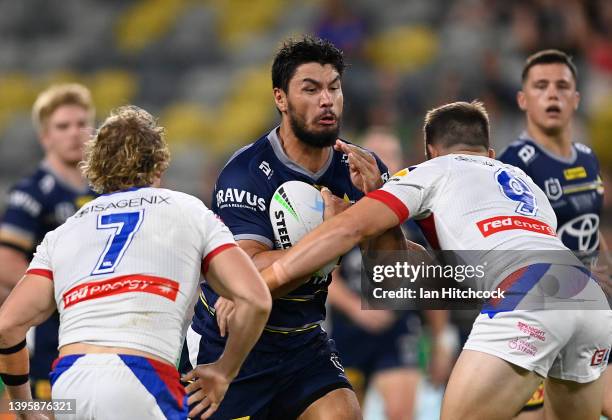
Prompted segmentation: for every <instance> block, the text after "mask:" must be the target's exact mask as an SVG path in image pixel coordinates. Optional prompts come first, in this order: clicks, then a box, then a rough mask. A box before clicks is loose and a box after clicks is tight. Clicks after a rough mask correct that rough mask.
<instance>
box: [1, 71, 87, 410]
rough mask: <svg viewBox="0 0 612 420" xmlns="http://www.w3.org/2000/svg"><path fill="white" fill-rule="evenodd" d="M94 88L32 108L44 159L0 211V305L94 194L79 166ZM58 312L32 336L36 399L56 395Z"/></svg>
mask: <svg viewBox="0 0 612 420" xmlns="http://www.w3.org/2000/svg"><path fill="white" fill-rule="evenodd" d="M93 120H94V105H93V102H92V98H91V94H90V92H89V90H88V89H87V88H86V87H85V86H83V85H80V84H77V83H67V84H57V85H52V86H50V87H49V88H47V89H45V90H44V91H42V92H41V93H40V94H39V95H38V97H37V98H36V101H35V102H34V105H33V107H32V123H33V125H34V128H35V129H36V133H37V135H38V137H39V140H40V144H41V146H42V148H43V149H44V153H45V154H44V158H43V160H42V161H41V162H40V164H39V165H38V167H37V168H36V170H35V171H34V172H33V173H31V174H29V175H27V176H25V177H24V178H21V179H20V180H19V181H17V183H15V184H14V185H13V186H12V187H11V189H10V191H9V193H8V195H7V200H6V203H3V205H0V207H4V208H5V211H4V214H2V215H0V267H2V269H1V270H0V304H1V303H2V302H3V301H4V299H5V298H6V296H8V294H9V292H10V291H11V289H12V288H13V287H14V286H15V285H16V284H17V282H18V281H19V279H20V278H21V277H22V276H23V274H24V273H25V271H26V269H27V268H28V263H29V261H30V260H31V259H32V254H33V252H34V249H35V248H36V245H38V244H39V243H40V242H41V241H42V239H43V237H44V236H45V234H46V233H47V232H49V231H51V230H53V229H55V228H56V227H58V226H59V225H61V224H62V223H64V221H65V220H66V219H67V218H68V217H70V216H72V215H73V214H74V212H75V211H76V210H77V209H78V208H79V207H81V206H82V205H83V204H85V203H86V202H88V201H90V200H91V199H93V198H94V197H95V193H94V191H92V190H91V189H90V188H89V187H88V185H87V180H86V179H85V177H84V176H83V174H82V173H81V171H80V170H79V168H78V163H79V162H80V161H81V160H83V150H84V144H85V142H86V140H87V137H88V136H87V132H88V129H90V127H92V126H93ZM58 328H59V316H58V314H57V312H55V313H53V314H52V315H51V316H50V317H49V319H47V321H45V322H44V323H42V324H41V325H39V326H38V327H37V328H33V329H32V330H31V331H30V332H29V333H28V334H29V337H30V338H29V340H28V342H29V346H30V347H29V349H30V357H31V369H30V379H31V381H32V389H33V393H34V396H35V397H36V398H45V399H48V398H50V397H51V386H50V383H49V371H50V370H51V363H52V362H53V360H54V359H55V358H56V357H57V330H58Z"/></svg>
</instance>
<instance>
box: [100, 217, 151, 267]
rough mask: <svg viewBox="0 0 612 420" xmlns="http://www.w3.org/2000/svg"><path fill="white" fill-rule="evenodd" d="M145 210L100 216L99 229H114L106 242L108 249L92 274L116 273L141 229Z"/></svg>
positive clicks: (106, 248) (101, 256)
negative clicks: (118, 265)
mask: <svg viewBox="0 0 612 420" xmlns="http://www.w3.org/2000/svg"><path fill="white" fill-rule="evenodd" d="M143 218H144V210H140V211H133V212H127V213H112V214H101V215H99V216H98V225H97V227H96V228H97V229H98V230H101V229H114V232H113V234H112V235H111V236H110V237H109V238H108V240H107V241H106V247H105V249H104V252H102V255H100V258H99V259H98V262H97V263H96V267H95V268H94V270H93V271H92V272H91V274H92V275H95V274H106V273H112V272H113V271H115V268H116V267H117V264H119V262H121V257H123V254H125V251H126V250H127V248H128V247H129V246H130V243H131V242H132V238H133V237H134V234H135V233H136V232H137V231H138V228H140V225H141V223H142V219H143Z"/></svg>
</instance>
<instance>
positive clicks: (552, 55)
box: [521, 50, 578, 83]
mask: <svg viewBox="0 0 612 420" xmlns="http://www.w3.org/2000/svg"><path fill="white" fill-rule="evenodd" d="M557 63H559V64H565V65H566V66H567V67H568V68H569V69H570V71H571V72H572V76H574V82H578V70H576V65H575V64H574V61H573V60H572V57H571V56H570V55H567V54H566V53H564V52H563V51H560V50H542V51H538V52H537V53H535V54H531V55H530V56H529V57H527V60H525V64H524V65H523V73H521V81H522V82H523V83H525V80H527V75H528V74H529V70H530V69H531V68H532V67H533V66H535V65H537V64H557Z"/></svg>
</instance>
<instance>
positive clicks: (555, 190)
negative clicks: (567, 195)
mask: <svg viewBox="0 0 612 420" xmlns="http://www.w3.org/2000/svg"><path fill="white" fill-rule="evenodd" d="M544 191H545V192H546V196H547V197H548V198H549V199H551V200H558V199H559V198H561V196H562V195H563V188H561V182H559V179H558V178H548V179H547V180H546V181H544Z"/></svg>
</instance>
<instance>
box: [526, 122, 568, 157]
mask: <svg viewBox="0 0 612 420" xmlns="http://www.w3.org/2000/svg"><path fill="white" fill-rule="evenodd" d="M527 134H528V135H529V137H530V138H532V139H533V140H534V141H535V142H536V143H538V144H539V145H540V146H542V147H543V148H545V149H546V150H548V151H549V152H551V153H552V154H555V155H557V156H561V157H564V158H569V157H571V156H572V135H571V130H570V129H569V128H567V129H565V130H562V131H560V132H559V133H558V134H554V135H550V134H547V133H545V132H544V131H542V130H540V129H538V128H537V127H534V126H533V125H528V126H527Z"/></svg>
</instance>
